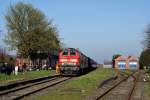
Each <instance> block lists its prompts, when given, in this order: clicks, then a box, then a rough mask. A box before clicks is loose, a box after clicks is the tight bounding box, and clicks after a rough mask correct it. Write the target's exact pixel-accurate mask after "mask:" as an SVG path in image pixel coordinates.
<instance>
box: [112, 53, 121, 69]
mask: <svg viewBox="0 0 150 100" xmlns="http://www.w3.org/2000/svg"><path fill="white" fill-rule="evenodd" d="M120 56H121V55H120V54H114V55H113V57H112V66H113V68H114V67H115V59H116V58H118V57H120Z"/></svg>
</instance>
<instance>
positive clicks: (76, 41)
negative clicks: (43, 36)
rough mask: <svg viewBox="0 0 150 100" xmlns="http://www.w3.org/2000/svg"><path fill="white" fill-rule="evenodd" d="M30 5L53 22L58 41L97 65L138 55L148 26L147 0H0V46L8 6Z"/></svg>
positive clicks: (0, 44) (148, 8)
mask: <svg viewBox="0 0 150 100" xmlns="http://www.w3.org/2000/svg"><path fill="white" fill-rule="evenodd" d="M19 1H23V2H25V3H30V4H32V5H33V6H34V7H35V8H38V9H39V10H41V11H42V12H43V13H44V14H45V15H46V16H47V18H48V19H49V20H51V19H53V24H55V25H56V27H57V28H58V31H59V36H60V38H61V40H62V42H63V43H64V44H65V45H66V46H67V47H73V48H79V50H80V51H81V52H83V53H84V54H85V55H87V56H89V57H91V58H93V59H94V60H96V61H97V62H99V63H102V62H103V61H104V60H111V59H112V56H113V55H114V54H118V53H119V54H122V55H127V56H128V55H133V56H139V55H140V53H141V51H142V49H143V46H142V44H141V42H142V41H143V39H144V31H145V30H146V28H147V25H148V24H149V23H150V6H149V4H150V0H0V30H2V32H1V33H0V36H1V40H0V46H5V44H4V43H2V38H3V37H4V36H5V34H6V30H7V28H6V24H5V23H6V22H5V18H4V15H5V14H6V13H7V10H8V7H9V5H10V4H12V5H14V4H16V3H17V2H19Z"/></svg>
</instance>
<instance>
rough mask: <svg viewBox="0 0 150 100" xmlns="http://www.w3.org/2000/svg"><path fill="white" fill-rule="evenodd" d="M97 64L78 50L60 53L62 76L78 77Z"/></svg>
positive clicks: (68, 49)
mask: <svg viewBox="0 0 150 100" xmlns="http://www.w3.org/2000/svg"><path fill="white" fill-rule="evenodd" d="M94 63H95V62H94V61H93V60H92V59H90V58H89V57H87V56H85V55H84V54H83V53H81V52H80V51H79V50H78V49H74V48H66V49H64V50H62V51H61V52H60V53H59V66H60V73H61V74H62V75H77V74H79V73H83V72H85V71H87V70H88V69H90V68H91V67H92V64H94Z"/></svg>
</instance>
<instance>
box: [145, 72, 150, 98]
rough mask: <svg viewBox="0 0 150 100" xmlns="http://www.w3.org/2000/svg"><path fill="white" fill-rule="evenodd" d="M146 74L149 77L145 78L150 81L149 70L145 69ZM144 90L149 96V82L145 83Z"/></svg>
mask: <svg viewBox="0 0 150 100" xmlns="http://www.w3.org/2000/svg"><path fill="white" fill-rule="evenodd" d="M146 76H149V78H147V79H148V80H149V81H150V72H149V71H146ZM144 89H145V91H146V93H147V95H148V96H149V97H150V84H149V82H148V83H147V84H146V85H145V88H144Z"/></svg>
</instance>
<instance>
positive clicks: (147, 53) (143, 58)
mask: <svg viewBox="0 0 150 100" xmlns="http://www.w3.org/2000/svg"><path fill="white" fill-rule="evenodd" d="M139 63H140V68H143V67H144V66H146V67H148V66H149V65H150V49H146V50H144V51H143V52H142V53H141V55H140V60H139Z"/></svg>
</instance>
